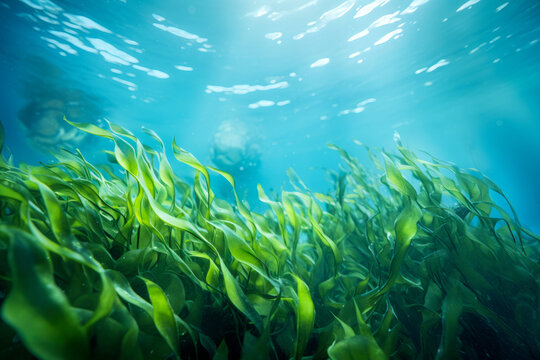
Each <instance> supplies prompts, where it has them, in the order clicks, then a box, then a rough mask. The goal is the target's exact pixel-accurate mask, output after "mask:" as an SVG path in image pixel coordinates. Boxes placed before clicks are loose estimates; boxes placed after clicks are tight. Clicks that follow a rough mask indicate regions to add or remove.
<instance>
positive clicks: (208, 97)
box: [0, 0, 540, 226]
mask: <svg viewBox="0 0 540 360" xmlns="http://www.w3.org/2000/svg"><path fill="white" fill-rule="evenodd" d="M0 3H1V4H2V7H1V8H0V9H1V10H0V12H1V18H2V25H0V26H1V27H2V28H1V30H2V34H4V40H3V41H2V44H1V45H0V46H1V48H2V52H1V53H0V56H1V59H2V62H3V64H4V66H3V69H4V70H3V72H4V74H3V76H2V78H4V79H6V81H5V83H4V85H3V94H6V95H4V96H3V99H2V101H3V104H2V105H3V108H4V109H6V110H5V114H4V117H6V118H5V119H3V121H4V122H5V123H7V125H6V127H7V128H8V130H9V131H13V133H14V134H20V135H21V136H14V137H13V138H12V139H11V141H12V143H11V144H9V145H10V147H11V148H12V149H13V150H14V151H15V152H16V153H17V151H16V149H17V148H21V149H22V150H21V151H20V154H21V155H20V156H21V157H22V158H21V160H25V161H37V160H38V159H41V158H42V157H43V156H44V155H39V154H38V153H35V152H32V151H30V150H28V149H27V148H28V143H27V142H26V140H24V134H23V133H24V130H23V129H22V127H21V125H20V124H19V123H18V122H17V121H16V118H17V111H18V109H19V108H20V107H22V105H23V104H24V102H25V101H26V100H25V99H24V96H23V95H21V94H20V93H21V92H20V91H19V92H12V91H11V92H10V90H11V89H18V88H21V85H20V84H21V83H22V82H23V81H24V80H25V79H26V78H27V77H28V76H29V74H32V75H34V76H41V75H40V69H39V67H38V68H31V67H29V66H28V63H27V62H25V58H26V57H29V56H40V57H41V58H43V59H44V60H45V61H47V62H49V63H51V64H54V65H55V66H57V67H58V68H60V69H62V72H63V75H62V76H61V77H57V79H61V82H62V83H63V84H62V85H63V86H66V87H69V86H72V87H74V88H77V89H84V91H86V92H88V93H89V94H92V95H96V96H99V97H100V98H102V99H106V103H107V104H106V106H105V105H104V107H106V108H107V117H108V118H109V119H110V120H112V121H113V122H116V123H119V124H121V125H124V126H127V127H129V128H131V129H133V130H137V129H138V128H139V127H140V126H141V125H145V126H147V127H150V128H153V129H154V130H156V131H157V132H158V133H160V134H162V135H163V136H164V138H165V140H166V141H170V140H172V137H173V136H175V137H176V139H177V141H178V142H181V143H182V144H183V147H184V148H187V149H189V150H191V151H192V152H193V153H195V154H196V155H197V156H198V157H199V158H201V160H202V161H203V162H206V163H209V162H210V153H209V151H210V150H209V145H208V144H209V139H211V138H212V136H213V133H214V132H215V130H216V129H217V128H218V126H219V124H220V123H222V122H223V121H225V120H231V119H242V120H243V121H246V122H250V123H253V124H254V125H256V126H254V128H256V129H257V131H258V132H260V135H261V136H260V137H259V138H260V144H259V145H260V147H261V150H262V153H263V155H262V162H261V168H260V173H259V174H256V176H257V179H258V180H257V181H260V182H262V183H263V185H268V186H274V187H278V186H280V185H281V184H282V183H283V181H284V180H285V177H286V175H285V170H286V168H288V167H290V166H292V167H294V168H295V169H296V170H297V172H298V173H299V174H300V175H301V176H302V177H304V178H305V179H306V183H308V185H311V186H313V187H315V188H317V189H325V188H326V182H325V177H324V174H323V172H322V171H321V170H320V168H324V167H335V164H334V162H335V161H336V157H335V155H334V154H333V153H332V152H330V151H328V150H327V149H326V147H325V146H326V144H327V143H329V142H333V143H338V144H340V145H342V146H344V147H346V148H348V147H350V149H355V148H354V147H353V145H352V140H353V139H359V140H361V141H362V142H364V143H367V144H370V145H373V146H377V147H386V148H388V149H390V148H391V147H392V136H393V133H394V132H395V131H398V132H399V133H400V134H401V137H402V139H403V141H404V143H406V144H408V145H409V146H411V147H412V148H414V149H422V150H427V151H428V152H430V153H433V154H434V155H436V156H438V157H440V158H444V159H447V160H450V161H454V162H457V163H458V164H459V165H461V166H464V167H467V166H471V167H475V168H478V169H480V170H482V171H484V172H485V173H487V174H488V175H489V176H491V177H492V178H493V179H494V180H496V181H497V182H498V183H500V184H501V186H502V187H503V188H504V189H506V191H507V192H508V193H509V195H510V198H511V199H513V200H514V202H515V203H516V205H517V207H518V208H520V209H521V213H522V214H525V216H526V217H527V216H528V217H529V219H528V220H529V222H531V223H532V222H534V221H536V220H535V219H537V218H538V216H537V215H539V214H540V208H539V205H537V201H535V199H538V198H540V190H538V189H537V186H536V184H535V181H534V176H535V175H540V165H538V162H537V161H533V162H531V161H528V160H530V159H531V158H533V159H534V158H538V154H539V153H540V148H539V146H540V145H539V144H540V143H539V142H538V140H537V137H538V133H539V130H540V127H539V123H538V118H539V115H540V101H538V100H539V99H538V95H537V94H540V89H538V88H539V84H540V82H539V74H540V72H539V69H538V65H537V64H538V57H539V47H538V45H539V44H538V40H539V38H540V27H539V26H538V24H539V22H538V19H539V15H540V8H539V5H538V4H537V2H535V1H488V0H470V1H444V2H440V1H429V0H414V1H411V2H404V1H397V0H392V1H391V0H374V1H359V0H358V1H356V0H346V1H342V2H335V1H317V0H313V1H307V0H303V1H277V0H273V1H270V0H266V1H237V2H234V4H233V2H227V4H221V3H217V2H209V3H208V4H201V3H200V2H195V1H186V2H183V3H182V4H180V5H179V2H177V1H161V2H135V1H129V0H126V1H116V2H106V1H94V2H92V3H82V2H81V3H74V2H69V1H59V0H58V1H50V0H20V1H7V0H0ZM210 3H211V4H210ZM53 81H54V80H53ZM58 81H60V80H58ZM15 139H18V140H15ZM313 168H317V169H319V170H312V169H313ZM532 225H533V226H538V225H537V224H532Z"/></svg>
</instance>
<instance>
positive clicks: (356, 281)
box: [0, 123, 540, 360]
mask: <svg viewBox="0 0 540 360" xmlns="http://www.w3.org/2000/svg"><path fill="white" fill-rule="evenodd" d="M72 125H74V126H76V127H77V128H79V129H80V130H82V131H85V132H87V133H90V134H93V135H95V136H100V137H103V138H106V139H109V141H110V142H111V143H112V144H113V150H112V151H110V154H111V155H112V156H114V159H115V161H116V163H115V164H113V165H104V166H96V165H93V164H90V163H89V162H87V161H86V160H85V158H84V157H83V155H82V154H81V153H80V152H69V151H62V152H59V153H58V154H57V159H58V161H57V162H56V163H54V164H47V165H41V166H28V165H20V166H19V167H17V166H14V165H13V163H12V160H10V159H9V158H8V159H6V158H4V157H2V158H1V159H0V214H1V215H0V257H1V260H0V289H1V290H2V294H3V296H5V297H3V298H2V304H1V315H2V322H1V323H0V342H1V344H0V355H1V356H2V358H24V357H25V356H26V357H30V355H29V354H33V355H35V356H37V357H38V358H43V359H53V358H55V359H56V358H81V359H82V358H96V359H101V358H122V359H142V358H149V359H153V358H155V359H164V358H171V357H173V358H184V359H196V358H200V359H206V358H211V359H227V358H230V359H237V358H246V359H251V358H256V359H289V358H294V359H301V358H303V357H307V358H310V359H326V358H330V359H333V360H337V359H339V360H342V359H389V358H395V359H433V358H437V359H455V358H460V357H461V358H466V359H477V358H486V357H491V358H514V359H527V358H531V359H532V358H539V357H540V341H539V340H538V339H540V336H539V335H540V325H539V324H540V322H539V321H538V307H539V303H538V294H539V290H540V286H539V284H538V279H539V277H538V276H539V274H540V266H539V263H538V260H539V256H538V255H539V251H538V250H539V248H538V240H539V238H538V237H537V236H536V235H534V234H532V233H530V232H529V231H528V230H526V229H525V228H523V227H522V226H521V225H520V223H519V221H518V219H517V217H516V215H515V213H514V211H513V209H512V207H511V205H510V203H509V202H508V201H507V200H506V198H505V197H504V194H503V192H502V191H501V190H500V189H499V188H498V187H497V185H495V184H494V183H493V182H491V181H490V180H489V179H487V178H486V177H484V176H483V175H481V174H480V173H478V172H476V171H472V170H463V169H460V168H458V167H456V166H454V165H452V164H447V163H445V162H442V161H438V160H436V159H430V160H429V161H426V160H421V159H419V158H417V157H416V156H415V155H414V154H413V153H412V152H411V151H409V150H408V149H406V148H404V147H403V146H402V145H401V144H400V143H399V141H398V142H397V144H396V145H397V149H398V152H399V153H398V154H389V153H385V152H382V151H374V150H370V149H366V151H368V153H369V155H370V159H371V161H372V162H373V164H374V165H375V167H376V168H377V169H378V170H377V172H372V171H370V170H368V169H370V168H371V166H369V167H364V166H363V165H362V164H360V163H359V162H358V160H356V159H355V158H353V157H352V156H350V155H349V154H348V153H347V152H345V151H344V150H342V149H340V148H338V147H336V146H331V147H332V148H333V149H335V150H336V151H338V152H339V154H340V155H341V158H342V160H343V162H344V165H343V166H342V167H341V168H340V169H339V170H338V171H336V172H334V173H332V178H333V179H334V181H333V185H332V189H331V191H329V192H328V193H326V194H322V193H314V192H312V191H310V190H309V189H308V188H306V186H305V185H304V184H303V182H302V181H301V180H300V179H299V178H298V176H296V175H295V173H294V172H292V171H291V172H290V174H289V175H290V179H291V185H292V187H293V188H294V191H282V192H281V194H279V196H270V195H268V194H266V193H265V192H264V190H263V189H262V188H261V187H259V198H260V200H261V201H262V202H264V203H265V204H267V205H268V209H267V211H266V212H264V213H263V214H258V213H255V212H253V211H251V210H250V208H249V206H248V204H246V203H244V202H243V201H242V200H241V199H240V198H239V197H238V196H237V195H236V192H235V182H234V179H233V177H232V176H230V175H229V174H228V173H225V172H222V171H220V170H218V169H215V168H212V167H209V166H203V165H202V164H201V163H200V162H199V161H198V160H197V159H196V158H195V157H194V156H193V155H191V154H190V153H189V152H187V151H185V150H183V149H182V148H180V147H179V146H178V145H177V144H176V143H173V146H172V154H173V156H174V158H176V160H178V161H180V162H181V163H183V164H185V165H186V166H189V167H191V168H193V169H194V171H195V175H194V178H193V181H192V182H186V181H184V180H182V179H180V178H178V177H177V176H176V175H175V174H174V173H173V171H172V169H171V165H170V163H169V160H168V158H167V156H166V153H167V152H168V151H169V150H167V149H166V148H165V146H164V144H163V142H162V141H161V140H160V139H159V137H158V136H157V135H156V134H155V133H154V132H152V131H150V130H146V132H147V134H148V135H149V136H150V137H151V138H153V139H154V140H155V142H156V143H157V145H156V146H154V147H151V146H148V145H145V144H142V143H141V142H140V140H139V139H137V138H136V137H135V136H134V135H133V134H132V133H131V132H129V131H128V130H127V129H124V128H121V127H119V126H116V125H112V124H111V125H110V129H109V130H105V129H102V128H100V127H97V126H95V125H92V124H82V123H78V124H75V123H73V124H72ZM2 135H3V134H2ZM2 143H3V139H0V147H1V146H2ZM213 176H222V177H224V178H225V179H226V180H227V181H228V182H229V183H230V184H231V191H232V192H234V194H235V198H236V202H235V203H229V202H226V201H224V200H222V199H219V198H218V197H216V196H215V194H214V193H213V191H212V188H211V179H212V177H213Z"/></svg>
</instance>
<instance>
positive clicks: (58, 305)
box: [0, 226, 89, 359]
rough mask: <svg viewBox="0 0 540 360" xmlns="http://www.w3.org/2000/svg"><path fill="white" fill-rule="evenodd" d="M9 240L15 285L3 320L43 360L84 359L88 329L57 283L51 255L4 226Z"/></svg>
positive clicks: (3, 307) (32, 241) (2, 230)
mask: <svg viewBox="0 0 540 360" xmlns="http://www.w3.org/2000/svg"><path fill="white" fill-rule="evenodd" d="M0 232H1V233H3V234H5V235H6V236H8V237H9V238H10V239H11V241H10V249H9V265H10V268H11V272H12V274H13V286H12V288H11V291H10V293H9V294H8V296H7V297H6V299H5V300H4V302H3V305H2V319H3V320H4V321H5V322H6V323H8V324H9V325H10V326H12V327H13V328H14V329H15V330H16V331H17V334H18V335H19V337H20V338H21V340H22V342H23V343H24V344H25V346H26V347H27V348H28V350H30V351H31V352H32V353H33V354H34V355H35V356H37V357H39V358H42V359H85V358H88V356H89V347H88V340H87V339H86V334H85V331H84V330H83V327H82V326H81V324H79V322H78V320H77V316H76V314H75V311H74V310H73V308H72V307H71V306H70V304H69V302H68V300H67V298H66V296H65V294H64V293H63V291H62V290H61V289H60V288H58V286H56V284H55V282H54V278H53V272H52V266H51V263H50V259H49V257H48V254H47V253H46V252H45V250H43V248H42V247H41V246H40V245H38V244H37V243H36V242H35V240H34V239H33V238H32V237H31V236H30V235H28V234H26V233H24V232H22V231H20V230H18V229H14V228H7V227H5V226H2V227H1V228H0Z"/></svg>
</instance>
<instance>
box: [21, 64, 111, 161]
mask: <svg viewBox="0 0 540 360" xmlns="http://www.w3.org/2000/svg"><path fill="white" fill-rule="evenodd" d="M25 63H26V64H27V66H26V70H27V76H26V79H25V81H24V82H23V84H22V87H21V89H20V95H21V97H22V98H23V99H25V104H24V106H23V107H22V108H21V109H20V110H19V112H18V116H17V117H18V120H19V121H20V123H21V124H22V125H23V127H24V129H25V132H26V137H27V138H28V140H29V141H30V143H31V144H32V145H33V147H34V148H36V149H37V150H39V151H41V152H45V153H49V152H51V151H54V150H56V149H58V148H59V147H66V148H75V147H81V145H82V144H83V143H85V144H86V143H87V142H88V141H89V140H90V139H92V138H93V137H88V136H87V134H85V133H83V132H81V131H80V130H77V129H75V128H73V127H72V126H71V125H69V124H68V123H66V122H65V121H64V117H66V118H67V119H68V120H70V121H74V122H85V123H94V124H99V123H100V122H101V121H102V120H101V119H102V117H103V115H104V111H103V107H102V106H101V103H102V101H101V100H100V99H99V98H98V97H97V96H94V95H91V94H88V93H87V92H86V91H84V90H82V86H79V85H78V84H75V83H74V81H73V80H70V79H69V78H68V77H67V76H66V74H65V73H64V71H62V69H60V68H59V67H57V66H56V65H54V64H51V63H49V62H47V61H46V60H44V59H42V58H40V57H28V58H26V59H25Z"/></svg>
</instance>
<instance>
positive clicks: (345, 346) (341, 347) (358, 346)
mask: <svg viewBox="0 0 540 360" xmlns="http://www.w3.org/2000/svg"><path fill="white" fill-rule="evenodd" d="M328 356H329V357H330V359H332V360H385V359H388V357H387V356H386V354H385V353H384V352H383V351H382V350H381V348H380V347H379V345H377V343H376V342H375V340H374V339H371V338H368V337H366V336H362V335H356V336H352V337H348V338H345V339H343V340H341V341H340V342H338V343H336V344H333V345H332V346H330V348H328Z"/></svg>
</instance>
